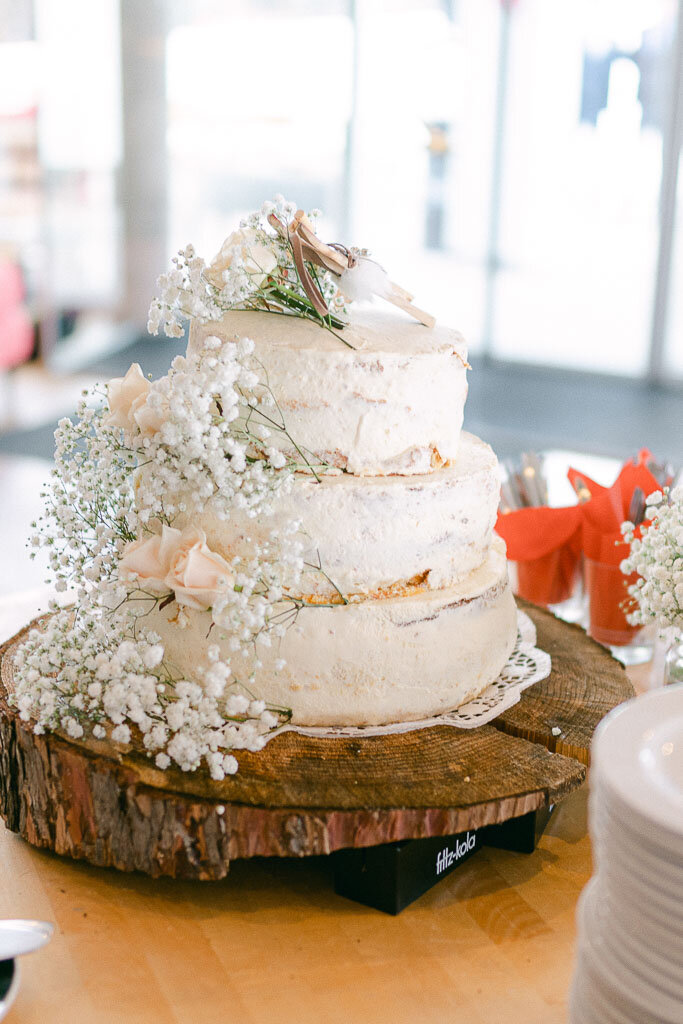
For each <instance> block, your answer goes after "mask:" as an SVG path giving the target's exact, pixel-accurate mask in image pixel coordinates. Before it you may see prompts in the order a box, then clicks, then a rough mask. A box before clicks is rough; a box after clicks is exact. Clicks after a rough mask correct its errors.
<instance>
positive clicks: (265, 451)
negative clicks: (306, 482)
mask: <svg viewBox="0 0 683 1024" xmlns="http://www.w3.org/2000/svg"><path fill="white" fill-rule="evenodd" d="M253 350H254V344H253V342H252V341H251V340H250V339H249V338H242V339H240V340H239V341H238V342H236V343H226V344H222V343H221V341H220V340H219V339H218V338H214V337H209V338H206V339H205V341H204V342H203V347H202V349H201V350H199V351H198V352H197V353H195V354H193V355H188V356H187V357H184V356H177V357H176V358H175V359H174V360H173V363H172V365H171V369H170V371H169V373H168V374H167V375H166V376H165V377H162V378H161V379H160V380H158V381H154V382H153V383H152V385H151V387H150V390H149V393H148V394H147V397H146V403H145V406H146V408H147V409H151V410H152V414H153V415H154V416H155V418H156V419H157V422H158V424H159V429H158V430H157V431H156V432H154V433H153V434H152V435H151V436H144V435H142V434H141V433H140V432H139V431H138V432H137V436H136V435H135V434H133V435H129V438H130V443H131V444H133V445H135V446H136V451H137V453H138V460H139V463H140V467H141V469H140V472H139V473H138V475H137V479H136V491H137V493H136V501H137V505H138V508H139V512H138V517H139V519H140V521H141V522H142V523H143V524H147V523H149V522H150V520H152V519H154V518H159V519H160V520H161V521H162V522H167V523H170V522H171V521H172V519H173V517H174V516H175V515H176V514H177V513H178V512H183V513H186V514H188V515H191V514H193V513H196V512H201V511H203V509H204V507H205V506H206V504H207V502H208V501H209V500H211V504H212V511H213V512H214V513H215V514H216V515H217V516H218V517H219V518H221V519H227V518H228V517H229V515H230V512H231V509H233V508H241V509H244V510H245V511H247V513H248V514H249V515H251V516H255V515H258V514H262V513H264V512H266V511H268V510H269V507H270V504H271V502H272V499H273V498H274V497H275V495H276V494H277V493H278V492H280V491H283V490H286V489H288V488H289V487H290V486H291V474H290V473H276V472H273V470H280V469H283V468H286V467H287V461H286V459H285V457H284V455H283V454H282V452H281V451H279V449H278V448H277V447H274V446H273V444H272V439H273V433H274V432H279V433H282V432H284V425H283V427H282V429H281V428H280V426H279V424H278V421H277V420H276V419H275V418H274V417H273V416H272V415H271V413H273V412H274V411H275V410H274V404H275V403H274V399H273V398H272V395H271V393H270V391H269V390H268V388H267V387H265V386H262V385H261V384H260V381H259V377H258V373H257V372H256V370H257V366H256V364H255V362H254V361H253V359H252V353H253Z"/></svg>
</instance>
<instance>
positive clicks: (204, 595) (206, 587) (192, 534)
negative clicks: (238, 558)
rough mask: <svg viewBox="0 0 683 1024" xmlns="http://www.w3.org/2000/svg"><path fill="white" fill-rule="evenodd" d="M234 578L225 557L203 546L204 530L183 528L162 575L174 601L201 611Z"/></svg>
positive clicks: (204, 543)
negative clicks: (180, 537)
mask: <svg viewBox="0 0 683 1024" xmlns="http://www.w3.org/2000/svg"><path fill="white" fill-rule="evenodd" d="M234 582H235V574H234V573H233V571H232V569H231V568H230V566H229V565H228V563H227V562H226V560H225V559H224V558H223V557H221V555H219V554H217V553H216V552H215V551H212V550H211V549H210V548H209V547H208V546H207V543H206V534H205V533H204V531H203V530H198V529H192V528H190V529H187V530H184V531H183V536H182V539H181V543H180V544H179V546H178V548H177V550H176V552H175V554H174V556H173V559H172V561H171V568H170V570H169V572H168V574H167V576H166V583H167V584H168V585H169V587H170V588H171V590H173V591H174V592H175V599H176V601H177V602H178V604H182V605H185V606H186V607H187V608H195V609H196V610H197V611H204V610H205V609H206V608H210V607H211V605H212V604H213V603H214V600H215V599H216V597H217V596H218V594H219V593H220V592H221V591H225V590H227V589H228V587H231V586H232V585H233V584H234Z"/></svg>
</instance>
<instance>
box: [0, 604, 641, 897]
mask: <svg viewBox="0 0 683 1024" xmlns="http://www.w3.org/2000/svg"><path fill="white" fill-rule="evenodd" d="M520 604H522V606H523V607H525V609H526V610H527V611H528V612H529V614H530V615H531V616H532V618H533V619H534V621H535V623H536V627H537V629H538V643H539V646H540V647H542V648H544V649H545V650H547V651H549V652H550V654H551V657H552V661H553V669H552V673H551V675H550V676H549V678H548V679H546V680H544V681H543V682H540V683H537V684H536V685H535V686H533V687H531V688H530V689H529V690H527V691H526V692H525V693H524V694H523V695H522V699H521V701H520V703H519V704H517V705H516V706H515V707H513V708H511V709H510V710H509V711H507V712H505V713H504V714H502V715H501V716H500V717H499V718H497V719H495V721H494V722H493V723H491V724H490V725H484V726H480V727H479V728H478V729H473V730H459V729H454V728H451V727H448V726H438V727H435V728H432V729H422V730H418V731H415V732H409V733H403V734H398V735H393V736H372V737H367V738H363V739H356V738H344V739H317V738H311V737H305V736H300V735H298V734H296V733H284V734H282V735H280V736H277V737H275V739H273V740H271V742H270V743H269V744H268V745H267V746H266V747H265V749H264V750H262V751H260V752H258V753H247V752H243V753H241V754H240V757H239V761H240V770H239V772H238V773H237V775H234V776H231V777H229V778H226V779H225V780H223V781H222V782H214V781H212V780H211V779H210V778H209V777H208V775H207V774H206V773H204V772H201V771H200V772H196V773H184V772H180V771H175V770H168V771H165V772H162V771H159V770H158V769H157V768H155V766H154V765H153V763H152V762H150V761H149V760H148V759H147V758H146V757H145V756H144V755H142V754H140V753H137V752H135V751H130V750H125V749H123V748H117V747H115V746H114V745H113V744H111V743H108V742H100V741H96V740H92V739H90V740H87V739H84V740H81V741H74V740H70V739H67V738H66V737H64V736H62V735H56V734H47V735H43V736H36V735H35V734H34V733H33V732H32V730H31V727H30V724H29V723H24V722H22V721H21V720H20V719H19V717H18V715H17V713H16V711H15V710H14V709H13V708H12V707H11V706H10V704H9V703H8V699H7V698H8V695H9V693H11V692H12V689H13V670H12V656H13V652H14V650H15V649H16V646H17V645H18V644H19V643H20V642H21V641H22V640H23V639H24V637H25V635H26V633H27V631H28V629H30V628H31V627H32V626H33V625H34V623H32V624H31V625H30V626H27V627H26V629H25V630H23V631H22V632H21V633H19V634H18V635H17V636H16V637H14V638H13V639H12V640H10V641H9V642H8V643H7V644H5V645H4V647H3V648H1V649H0V658H1V679H2V685H1V686H0V814H1V815H2V817H3V818H4V820H5V823H6V825H7V827H8V828H10V829H12V831H14V832H18V833H19V834H20V835H22V836H23V837H24V838H25V839H27V840H28V841H29V842H30V843H33V844H34V845H35V846H40V847H46V848H48V849H51V850H55V851H56V852H57V853H60V854H65V855H67V856H70V857H74V858H78V859H85V860H87V861H89V862H90V863H92V864H97V865H101V866H106V867H116V868H119V869H122V870H127V871H129V870H139V871H144V872H146V873H147V874H150V875H153V876H159V875H169V876H172V877H176V878H196V879H207V880H208V879H217V878H222V877H223V876H224V875H225V874H226V873H227V871H228V867H229V863H230V861H231V860H233V859H235V858H239V857H253V856H258V855H264V856H273V855H274V856H283V857H291V856H306V855H311V854H320V853H330V852H331V851H333V850H337V849H341V848H342V847H348V846H373V845H377V844H379V843H386V842H391V841H394V840H398V839H407V838H418V837H423V836H431V835H448V834H449V833H453V832H459V831H462V830H464V829H468V828H471V829H476V828H479V827H481V826H482V825H488V824H494V823H497V822H501V821H506V820H507V819H508V818H513V817H517V816H519V815H522V814H526V813H527V812H529V811H532V810H536V809H538V808H539V807H542V806H543V805H545V804H546V803H547V802H549V801H551V802H554V801H557V800H560V799H561V798H562V797H563V796H565V795H566V794H567V793H569V792H570V791H571V790H572V789H574V788H576V786H578V785H579V784H580V783H581V782H582V781H583V779H584V777H585V770H586V769H585V765H587V764H588V759H589V747H590V741H591V737H592V735H593V731H594V729H595V727H596V725H597V724H598V722H599V721H600V719H601V718H602V717H603V716H604V715H605V714H606V713H607V712H608V711H610V710H611V709H612V708H613V707H615V706H616V705H617V704H619V703H621V702H622V701H624V700H626V699H628V698H629V697H631V696H632V695H633V690H632V687H631V684H630V683H629V681H628V678H627V676H626V674H625V672H624V670H623V668H622V666H621V665H620V664H619V663H618V662H617V661H615V660H614V659H613V658H612V657H611V655H610V654H609V653H608V652H607V651H606V650H605V649H604V648H602V647H600V646H599V645H598V644H596V643H594V642H593V641H592V640H590V639H589V638H588V637H587V636H586V635H585V633H584V632H583V631H582V630H580V629H578V628H577V627H574V626H569V625H567V624H566V623H564V622H561V621H560V620H558V619H555V618H554V616H552V615H550V614H549V613H548V612H545V611H543V610H542V609H539V608H535V607H533V606H527V605H526V604H523V603H522V602H520ZM558 729H559V730H560V732H559V734H558V735H557V736H555V735H553V730H555V732H557V730H558Z"/></svg>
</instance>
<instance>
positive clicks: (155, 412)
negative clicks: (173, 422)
mask: <svg viewBox="0 0 683 1024" xmlns="http://www.w3.org/2000/svg"><path fill="white" fill-rule="evenodd" d="M133 419H134V420H135V422H136V423H137V426H138V429H139V430H140V433H141V434H142V435H143V436H144V437H151V436H152V434H156V433H157V432H158V431H159V430H161V428H162V427H163V425H164V423H165V422H166V420H167V419H168V406H167V405H166V403H165V402H163V401H162V402H159V401H157V402H155V403H152V402H150V398H149V395H144V396H143V395H141V396H140V398H136V399H135V401H134V402H133Z"/></svg>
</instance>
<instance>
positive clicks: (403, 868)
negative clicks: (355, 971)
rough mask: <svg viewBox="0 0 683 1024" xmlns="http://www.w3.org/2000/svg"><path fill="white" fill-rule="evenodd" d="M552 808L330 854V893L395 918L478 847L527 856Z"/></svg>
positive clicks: (545, 823)
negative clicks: (494, 822) (460, 829)
mask: <svg viewBox="0 0 683 1024" xmlns="http://www.w3.org/2000/svg"><path fill="white" fill-rule="evenodd" d="M554 809H555V805H554V804H551V805H550V806H549V807H543V808H541V809H540V810H538V811H531V812H530V813H529V814H524V815H523V816H522V817H521V818H511V819H510V820H509V821H506V822H503V824H501V825H488V826H486V827H485V828H480V829H478V830H477V831H474V830H472V829H470V831H468V832H460V833H458V834H457V835H451V836H432V837H430V838H428V839H406V840H402V841H401V842H398V843H386V844H385V845H383V846H368V847H361V848H359V849H349V850H339V851H337V852H336V853H333V854H332V862H333V867H334V890H335V892H336V893H337V894H338V895H340V896H345V897H346V898H347V899H350V900H355V901H356V903H364V904H365V905H366V906H368V907H375V908H376V909H377V910H383V911H384V912H385V913H387V914H399V913H400V912H401V911H402V910H403V909H404V907H407V906H408V904H409V903H412V902H413V901H414V900H416V899H418V898H419V897H420V896H422V895H423V893H425V892H427V890H428V889H431V888H432V886H434V885H436V884H437V882H440V881H441V879H442V878H445V877H446V876H447V875H450V874H451V872H452V871H455V869H456V868H457V867H459V866H460V865H461V864H464V862H465V861H466V860H469V858H470V857H471V856H472V855H473V854H474V853H476V852H477V850H479V849H481V848H482V847H483V846H495V847H497V848H498V849H502V850H513V851H515V852H517V853H533V851H534V850H535V849H536V845H537V842H538V839H539V838H540V836H541V835H542V834H543V830H544V829H545V827H546V825H547V823H548V821H549V819H550V816H551V814H552V812H553V810H554Z"/></svg>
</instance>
